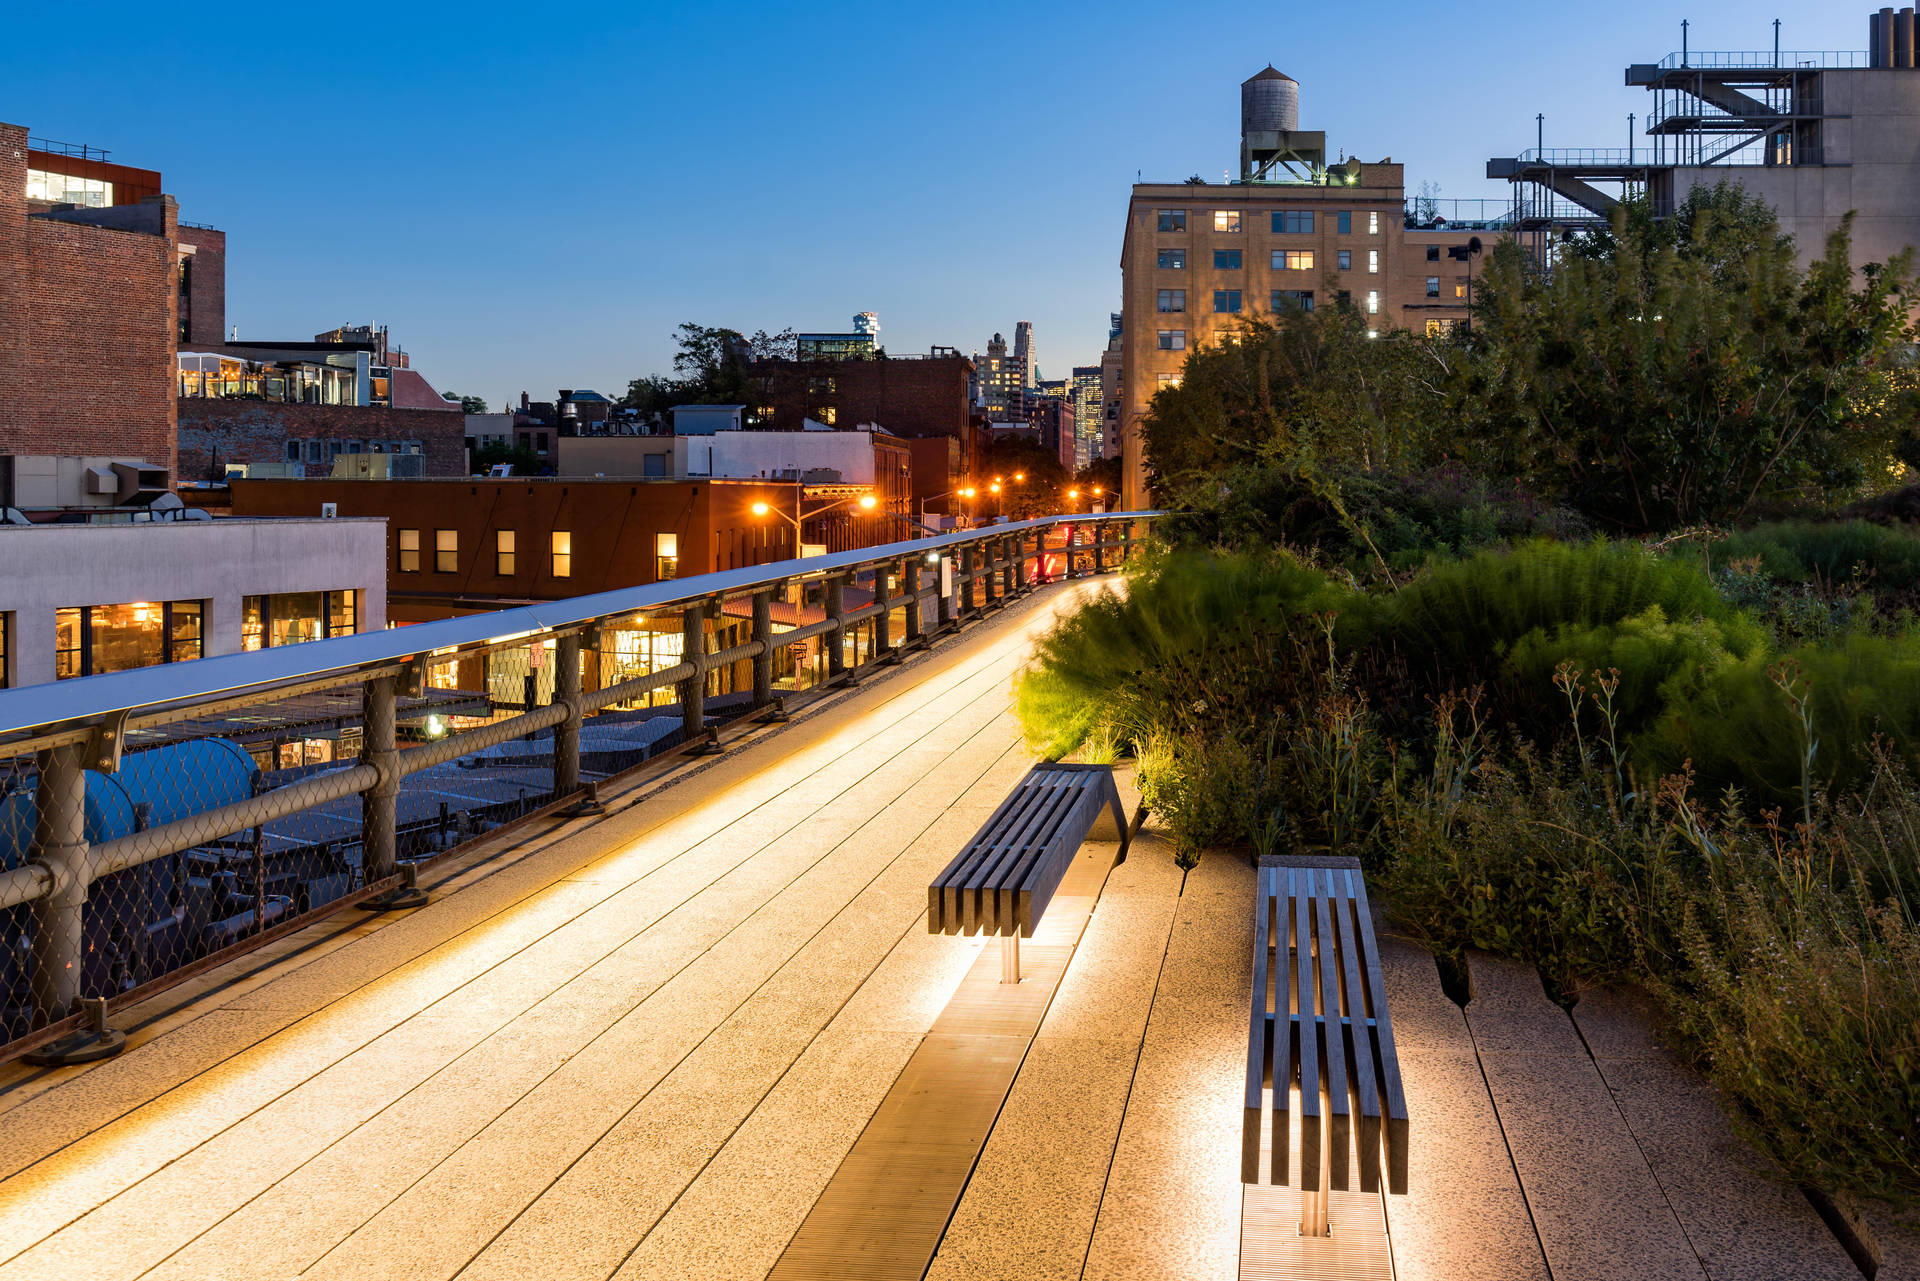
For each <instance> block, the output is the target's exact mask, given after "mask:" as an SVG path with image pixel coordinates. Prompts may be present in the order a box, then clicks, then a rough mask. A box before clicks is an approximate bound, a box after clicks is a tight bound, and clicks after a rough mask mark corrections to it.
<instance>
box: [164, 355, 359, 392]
mask: <svg viewBox="0 0 1920 1281" xmlns="http://www.w3.org/2000/svg"><path fill="white" fill-rule="evenodd" d="M335 359H338V358H337V357H322V358H319V359H316V360H311V361H306V360H278V361H273V360H269V361H255V360H241V359H237V358H235V357H233V356H219V355H213V354H209V353H200V352H182V353H181V355H180V371H179V373H180V394H181V395H182V396H189V397H212V398H214V399H247V400H272V401H281V402H285V403H288V404H296V405H352V404H356V403H358V401H357V396H358V392H357V379H358V374H357V372H356V370H355V369H354V367H353V366H352V365H351V364H346V365H338V364H334V363H332V362H333V360H335Z"/></svg>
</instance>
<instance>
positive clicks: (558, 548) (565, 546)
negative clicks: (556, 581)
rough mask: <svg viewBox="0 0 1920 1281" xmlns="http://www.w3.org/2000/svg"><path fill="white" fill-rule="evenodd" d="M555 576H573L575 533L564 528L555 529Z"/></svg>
mask: <svg viewBox="0 0 1920 1281" xmlns="http://www.w3.org/2000/svg"><path fill="white" fill-rule="evenodd" d="M553 576H554V577H555V578H572V577H573V535H572V534H571V533H569V532H568V531H567V530H564V529H556V530H554V531H553Z"/></svg>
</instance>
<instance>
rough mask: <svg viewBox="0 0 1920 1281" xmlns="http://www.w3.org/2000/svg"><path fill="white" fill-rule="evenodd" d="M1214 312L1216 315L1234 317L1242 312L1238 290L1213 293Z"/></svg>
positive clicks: (1222, 290)
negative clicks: (1233, 315)
mask: <svg viewBox="0 0 1920 1281" xmlns="http://www.w3.org/2000/svg"><path fill="white" fill-rule="evenodd" d="M1213 310H1214V313H1215V314H1216V315H1232V314H1233V313H1235V312H1238V311H1239V310H1240V291H1239V290H1238V289H1216V290H1214V291H1213Z"/></svg>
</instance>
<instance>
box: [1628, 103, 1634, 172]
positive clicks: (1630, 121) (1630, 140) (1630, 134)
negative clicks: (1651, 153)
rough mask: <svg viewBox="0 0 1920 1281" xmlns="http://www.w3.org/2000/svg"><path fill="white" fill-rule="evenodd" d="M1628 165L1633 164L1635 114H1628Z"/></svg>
mask: <svg viewBox="0 0 1920 1281" xmlns="http://www.w3.org/2000/svg"><path fill="white" fill-rule="evenodd" d="M1627 163H1628V164H1632V163H1633V113H1632V112H1631V111H1629V112H1628V113H1627Z"/></svg>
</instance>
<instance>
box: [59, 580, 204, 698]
mask: <svg viewBox="0 0 1920 1281" xmlns="http://www.w3.org/2000/svg"><path fill="white" fill-rule="evenodd" d="M53 617H54V622H53V627H54V677H55V679H57V680H68V679H70V678H72V677H75V676H94V675H98V674H99V673H102V672H123V671H127V670H129V669H131V668H135V667H152V666H154V665H156V664H159V663H182V662H186V661H187V660H189V659H194V658H199V657H200V656H201V654H202V653H203V646H202V636H203V630H202V622H203V610H202V608H201V602H200V601H197V600H175V601H164V602H156V601H145V600H142V601H132V602H130V603H128V604H124V605H79V606H70V607H68V608H65V609H56V610H55V611H54V616H53Z"/></svg>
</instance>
